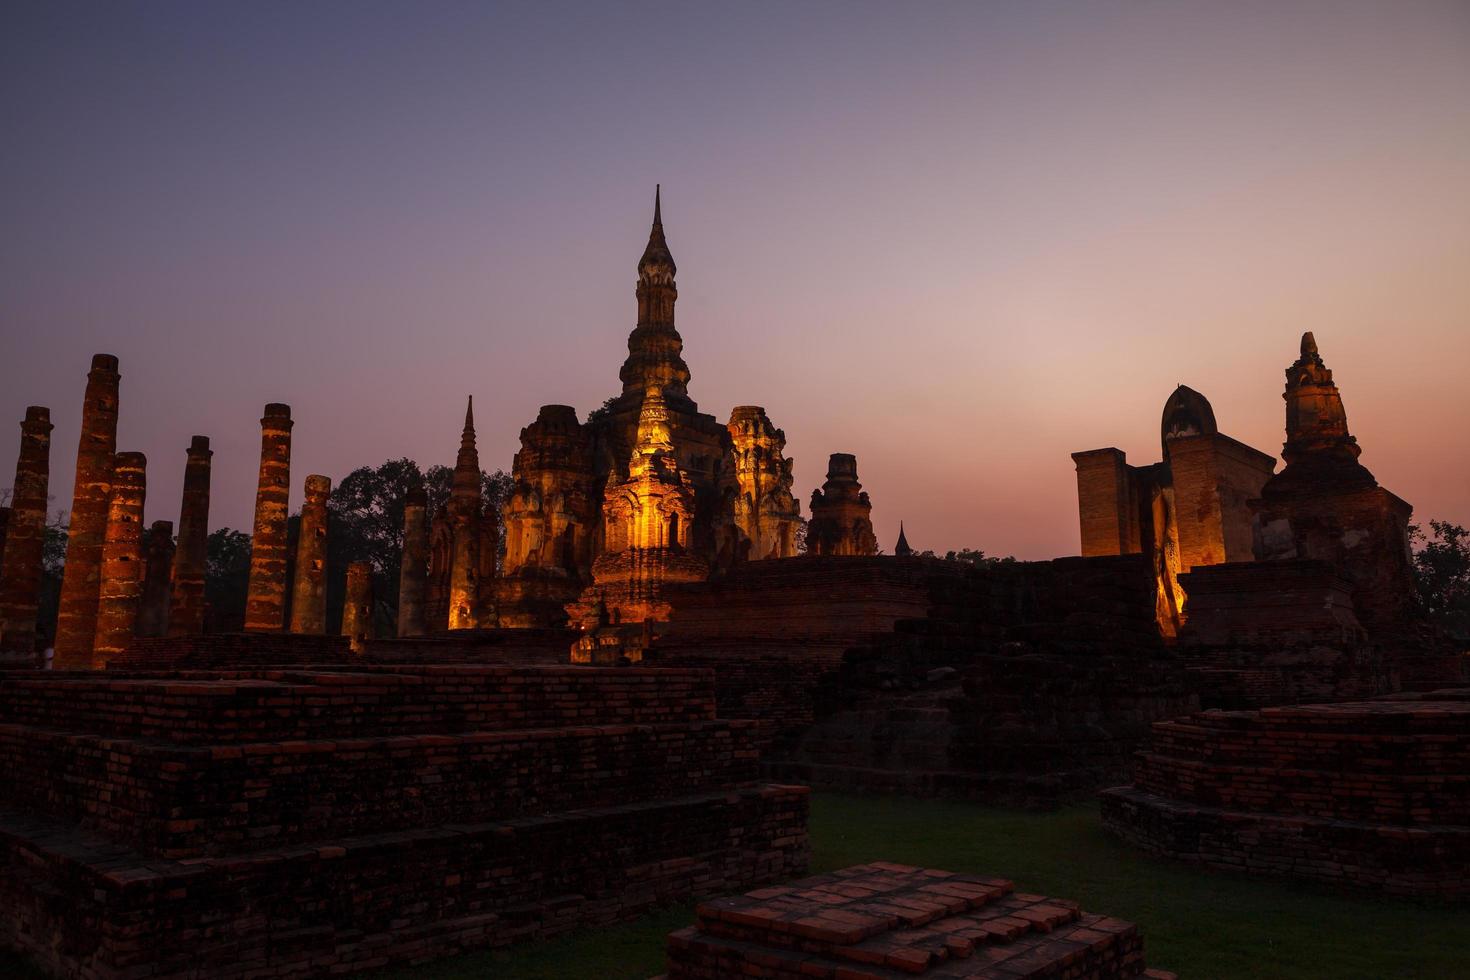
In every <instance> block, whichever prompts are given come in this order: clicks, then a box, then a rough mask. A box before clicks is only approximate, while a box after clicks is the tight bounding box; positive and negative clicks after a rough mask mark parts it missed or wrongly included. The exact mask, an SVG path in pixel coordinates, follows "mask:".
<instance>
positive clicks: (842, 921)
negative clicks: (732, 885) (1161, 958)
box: [667, 862, 1174, 980]
mask: <svg viewBox="0 0 1470 980" xmlns="http://www.w3.org/2000/svg"><path fill="white" fill-rule="evenodd" d="M696 915H697V917H698V919H697V923H696V924H695V925H694V926H693V927H692V928H688V929H681V930H679V931H678V932H674V933H671V934H670V935H669V945H668V952H669V959H668V963H669V970H668V974H667V980H726V978H730V977H744V976H750V977H769V978H773V980H813V978H827V980H898V978H900V977H935V978H939V977H945V978H961V977H968V978H976V980H979V978H986V980H1019V978H1023V977H1030V978H1043V977H1066V978H1073V980H1120V978H1125V977H1147V978H1153V980H1165V978H1169V980H1172V978H1173V976H1174V975H1173V974H1170V973H1164V972H1162V971H1156V970H1149V969H1147V967H1146V966H1145V964H1144V957H1143V939H1142V937H1141V936H1140V935H1139V930H1138V927H1137V926H1136V925H1134V924H1133V923H1131V922H1124V921H1123V920H1121V919H1114V918H1110V917H1108V916H1105V915H1098V914H1096V913H1089V912H1084V911H1082V910H1081V908H1079V907H1078V905H1077V903H1076V902H1071V901H1068V900H1066V899H1060V898H1046V897H1045V896H1042V895H1023V894H1019V893H1017V892H1016V890H1015V886H1014V885H1013V884H1012V883H1011V882H1009V881H1006V880H1005V879H1002V878H991V877H985V876H981V875H970V874H956V873H954V872H951V871H940V870H937V869H932V868H915V867H912V866H910V865H906V864H890V863H887V862H874V863H873V864H864V865H858V866H857V867H852V868H844V869H843V870H841V871H834V872H832V873H831V874H824V875H816V876H814V877H811V878H804V879H802V880H800V881H794V882H791V883H790V884H787V885H781V886H778V887H774V888H761V889H758V890H756V891H752V892H749V893H747V894H745V895H737V896H733V897H730V898H717V899H713V900H711V901H707V902H702V903H700V905H699V909H698V911H697V913H696Z"/></svg>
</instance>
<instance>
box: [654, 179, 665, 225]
mask: <svg viewBox="0 0 1470 980" xmlns="http://www.w3.org/2000/svg"><path fill="white" fill-rule="evenodd" d="M662 189H663V185H662V184H654V185H653V223H654V224H656V225H661V224H663V223H664V217H663V206H662V203H661V202H660V201H659V192H660V191H661V190H662Z"/></svg>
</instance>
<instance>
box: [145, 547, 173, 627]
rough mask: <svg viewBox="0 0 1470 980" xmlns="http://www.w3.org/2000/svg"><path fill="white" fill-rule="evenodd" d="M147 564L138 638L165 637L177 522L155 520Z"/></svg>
mask: <svg viewBox="0 0 1470 980" xmlns="http://www.w3.org/2000/svg"><path fill="white" fill-rule="evenodd" d="M144 562H145V568H144V572H143V598H142V602H141V603H140V604H139V606H138V635H139V636H163V634H164V633H166V632H167V631H168V603H169V580H170V577H171V572H172V569H173V563H174V522H173V521H154V522H153V523H152V524H150V525H149V526H148V547H147V548H145V549H144Z"/></svg>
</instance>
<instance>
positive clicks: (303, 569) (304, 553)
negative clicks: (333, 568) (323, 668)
mask: <svg viewBox="0 0 1470 980" xmlns="http://www.w3.org/2000/svg"><path fill="white" fill-rule="evenodd" d="M331 493H332V480H331V478H330V477H325V476H322V475H320V474H317V473H313V474H312V475H311V476H308V477H307V478H306V486H305V497H304V500H303V502H302V504H301V524H300V528H299V529H298V531H297V535H296V578H295V581H294V582H293V583H292V586H291V632H292V633H313V634H317V635H320V634H322V633H325V632H326V631H327V497H329V496H330V495H331Z"/></svg>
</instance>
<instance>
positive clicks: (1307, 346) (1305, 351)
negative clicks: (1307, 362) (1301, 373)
mask: <svg viewBox="0 0 1470 980" xmlns="http://www.w3.org/2000/svg"><path fill="white" fill-rule="evenodd" d="M1316 353H1317V338H1316V337H1313V336H1312V331H1310V330H1308V331H1307V332H1306V333H1304V334H1302V357H1310V356H1312V355H1313V354H1316Z"/></svg>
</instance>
